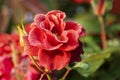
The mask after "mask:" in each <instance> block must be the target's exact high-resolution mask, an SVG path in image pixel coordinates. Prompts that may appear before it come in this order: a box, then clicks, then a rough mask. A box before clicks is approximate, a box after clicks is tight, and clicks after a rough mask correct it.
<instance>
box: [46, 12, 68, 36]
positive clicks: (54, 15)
mask: <svg viewBox="0 0 120 80" xmlns="http://www.w3.org/2000/svg"><path fill="white" fill-rule="evenodd" d="M65 16H66V15H65V13H63V12H61V11H58V10H54V11H51V12H49V13H48V14H47V16H46V17H47V18H48V19H49V20H50V21H51V22H53V23H54V24H55V26H54V27H53V30H52V32H53V33H57V34H61V33H62V32H63V31H64V28H65V22H64V21H63V20H64V18H65Z"/></svg>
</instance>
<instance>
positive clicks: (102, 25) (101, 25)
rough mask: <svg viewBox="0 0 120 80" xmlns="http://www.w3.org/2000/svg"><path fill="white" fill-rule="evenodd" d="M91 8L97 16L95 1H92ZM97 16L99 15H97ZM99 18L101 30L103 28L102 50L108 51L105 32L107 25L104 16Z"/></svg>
mask: <svg viewBox="0 0 120 80" xmlns="http://www.w3.org/2000/svg"><path fill="white" fill-rule="evenodd" d="M91 7H92V8H93V12H94V14H96V10H97V9H96V5H95V3H94V0H92V1H91ZM96 15H97V14H96ZM97 16H98V21H99V23H100V28H101V41H102V48H103V49H106V48H107V39H106V32H105V23H104V20H103V16H102V15H97Z"/></svg>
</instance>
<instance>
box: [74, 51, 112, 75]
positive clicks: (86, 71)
mask: <svg viewBox="0 0 120 80" xmlns="http://www.w3.org/2000/svg"><path fill="white" fill-rule="evenodd" d="M110 55H111V53H99V54H91V55H89V56H87V57H86V58H85V59H84V60H83V61H81V62H78V63H76V65H75V66H74V67H73V69H75V70H77V71H78V73H80V74H81V75H83V76H85V77H88V76H89V75H91V74H93V73H94V72H95V71H96V70H97V69H98V68H99V67H100V66H101V65H102V63H103V62H104V59H106V58H109V57H110Z"/></svg>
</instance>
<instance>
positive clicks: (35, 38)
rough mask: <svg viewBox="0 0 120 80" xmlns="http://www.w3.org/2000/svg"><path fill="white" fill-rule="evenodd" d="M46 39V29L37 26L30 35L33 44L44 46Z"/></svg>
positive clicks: (29, 38) (30, 41)
mask: <svg viewBox="0 0 120 80" xmlns="http://www.w3.org/2000/svg"><path fill="white" fill-rule="evenodd" d="M44 40H45V35H44V31H43V30H42V29H40V28H37V27H36V28H34V29H32V30H31V31H30V33H29V35H28V41H29V43H30V45H32V46H39V47H40V48H42V47H43V42H44Z"/></svg>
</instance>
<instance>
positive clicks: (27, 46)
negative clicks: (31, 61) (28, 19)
mask: <svg viewBox="0 0 120 80" xmlns="http://www.w3.org/2000/svg"><path fill="white" fill-rule="evenodd" d="M23 41H24V45H25V46H24V50H25V52H26V53H27V54H28V55H32V56H37V55H38V50H39V48H38V47H35V46H31V45H30V43H29V41H28V37H27V36H23Z"/></svg>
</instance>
